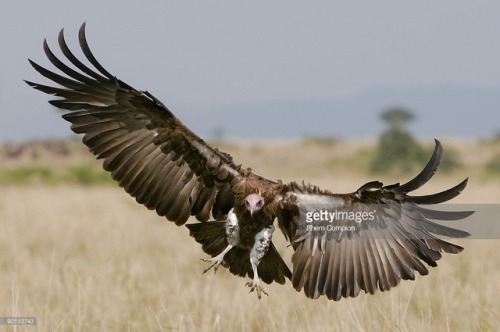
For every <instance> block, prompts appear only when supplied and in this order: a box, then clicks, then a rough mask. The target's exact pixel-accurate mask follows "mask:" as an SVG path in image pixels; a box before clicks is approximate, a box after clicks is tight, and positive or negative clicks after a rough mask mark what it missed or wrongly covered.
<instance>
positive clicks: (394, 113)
mask: <svg viewBox="0 0 500 332" xmlns="http://www.w3.org/2000/svg"><path fill="white" fill-rule="evenodd" d="M414 118H415V115H414V114H413V113H412V112H410V111H409V110H406V109H404V108H389V109H387V110H385V111H383V112H382V113H381V114H380V119H381V120H382V121H384V122H386V123H387V125H388V128H387V129H386V130H385V131H384V132H383V133H382V135H381V136H380V137H379V141H378V146H377V151H376V153H375V156H374V158H373V160H372V163H371V171H372V172H374V173H385V172H390V171H394V170H396V171H399V172H403V173H406V172H412V171H414V168H415V167H421V166H422V164H423V163H425V160H426V158H427V157H428V156H427V154H426V152H425V150H424V149H423V148H422V147H421V146H420V145H419V144H418V143H417V141H416V140H415V139H414V138H413V136H412V135H411V134H410V133H409V132H408V131H407V130H406V124H407V123H408V122H410V121H412V120H413V119H414Z"/></svg>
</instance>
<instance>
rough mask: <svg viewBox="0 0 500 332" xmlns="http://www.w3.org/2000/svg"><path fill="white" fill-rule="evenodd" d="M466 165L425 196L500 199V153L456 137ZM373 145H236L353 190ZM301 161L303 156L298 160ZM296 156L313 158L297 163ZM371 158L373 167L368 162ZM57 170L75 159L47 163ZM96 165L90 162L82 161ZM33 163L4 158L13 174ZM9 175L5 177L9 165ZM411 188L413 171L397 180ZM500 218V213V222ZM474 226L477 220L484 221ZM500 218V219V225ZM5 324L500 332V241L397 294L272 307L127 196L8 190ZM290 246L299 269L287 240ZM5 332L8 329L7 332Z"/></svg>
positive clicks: (3, 192) (2, 262)
mask: <svg viewBox="0 0 500 332" xmlns="http://www.w3.org/2000/svg"><path fill="white" fill-rule="evenodd" d="M443 143H444V147H445V153H446V148H447V147H449V146H452V147H453V148H455V149H456V150H457V151H458V152H459V153H460V156H461V159H462V161H463V163H464V168H463V169H461V170H458V171H455V172H453V173H452V174H443V173H440V172H438V173H437V175H436V176H435V177H434V178H433V179H432V181H431V183H430V184H429V185H428V186H427V187H425V188H424V189H423V190H422V191H421V193H422V194H425V193H430V192H432V191H435V190H441V189H446V188H448V187H450V186H452V185H454V184H456V183H458V182H459V181H460V180H462V179H463V178H464V177H466V176H469V177H470V182H469V187H468V188H467V189H466V191H465V192H464V193H463V194H462V195H461V196H460V197H458V198H457V199H456V200H455V202H462V203H500V180H499V178H486V177H485V176H484V174H483V173H482V171H481V165H482V164H483V163H484V162H485V161H486V160H488V159H489V158H491V157H492V156H493V155H494V154H495V153H498V152H499V150H500V147H499V144H496V145H493V146H492V145H488V144H486V145H485V144H480V143H477V142H469V141H463V142H462V141H446V140H445V141H444V142H443ZM372 145H373V144H372V143H370V142H348V143H339V144H333V145H331V146H324V145H321V144H305V143H290V142H273V143H272V144H271V145H269V146H266V145H264V144H262V143H244V144H243V143H242V144H239V145H234V146H230V145H227V146H224V145H223V146H222V148H223V149H225V150H228V151H229V152H230V153H231V154H232V155H233V156H234V158H235V160H236V161H237V162H242V163H243V164H244V165H248V166H250V165H251V166H252V167H253V169H254V171H255V172H256V173H258V174H261V175H264V176H268V177H270V178H281V179H283V180H284V181H286V180H291V179H296V180H300V179H302V178H304V179H305V180H306V181H309V182H312V183H315V184H317V185H320V186H321V187H324V188H330V189H332V190H333V191H338V192H344V191H352V190H354V189H356V188H358V187H359V185H361V184H363V183H364V182H366V181H367V180H372V179H373V176H372V175H369V174H367V173H366V167H365V166H364V165H363V164H364V163H365V162H366V160H365V159H363V157H362V156H363V151H364V149H367V148H368V147H370V146H372ZM292 152H299V153H298V154H292ZM296 156H301V158H300V159H297V157H296ZM360 156H361V157H360ZM39 158H40V159H39V160H41V161H37V162H40V163H42V164H44V165H48V167H50V168H54V169H57V168H60V167H61V165H63V164H64V163H66V161H64V160H63V159H62V157H61V160H58V159H56V158H44V156H43V155H42V156H41V157H39ZM71 158H73V160H74V159H75V158H76V159H77V161H78V162H82V160H83V161H85V162H90V161H88V160H90V159H86V158H87V156H86V155H85V156H84V157H81V156H80V155H78V157H75V156H73V157H71ZM27 163H29V161H26V160H22V159H21V160H18V161H15V162H12V161H6V160H3V161H2V165H3V166H5V165H7V166H9V167H12V166H13V165H15V164H27ZM0 171H1V169H0ZM384 177H385V178H383V180H384V181H386V182H387V181H388V180H389V179H392V181H394V182H395V181H405V180H408V179H409V175H401V177H399V175H397V178H395V177H396V175H392V176H384ZM499 218H500V216H499ZM471 222H473V218H472V219H471ZM499 222H500V220H499ZM0 225H1V228H0V316H32V317H36V318H37V325H36V326H17V328H16V327H9V329H10V330H18V331H21V330H22V331H24V330H26V331H101V330H104V331H171V330H174V331H193V330H201V331H254V330H264V331H284V330H289V331H340V330H342V331H377V330H382V331H393V330H396V331H428V330H432V331H493V330H497V329H499V327H500V301H499V300H498V298H499V296H500V255H499V254H498V249H499V244H500V241H499V240H467V239H465V240H461V241H456V242H458V243H459V244H461V245H463V246H464V247H465V251H464V252H463V253H461V254H459V255H446V256H445V257H444V258H443V259H442V260H441V261H440V262H439V267H438V268H433V269H431V272H430V275H428V276H426V277H418V278H417V279H416V280H415V281H414V282H412V281H406V282H402V284H401V285H400V286H398V287H397V288H395V289H393V290H391V291H390V292H384V293H381V292H379V293H377V294H375V295H365V294H361V295H360V296H359V297H357V298H355V299H347V300H346V299H343V300H341V301H339V302H332V301H328V300H327V299H319V300H309V299H307V298H306V297H305V296H304V295H303V294H302V293H298V292H296V291H295V290H294V289H293V288H292V287H291V284H290V283H287V284H286V285H285V286H281V285H274V284H273V285H267V288H266V290H267V291H268V293H269V296H268V297H266V296H264V297H263V298H262V299H261V300H260V301H259V300H258V299H257V296H256V295H255V294H248V288H247V287H245V286H244V284H245V282H246V280H244V279H242V278H238V277H235V276H233V275H230V274H229V273H228V272H227V271H226V270H224V269H221V270H219V271H218V272H217V274H216V275H214V274H213V273H207V274H205V275H202V271H203V269H204V268H205V267H206V263H204V262H202V261H201V260H200V258H206V257H205V255H204V253H203V252H202V251H201V248H200V247H199V246H198V244H196V243H195V242H194V240H192V239H191V238H190V237H189V235H188V232H187V229H186V228H185V227H176V226H175V225H173V224H171V223H169V222H168V221H166V220H165V219H162V218H159V217H158V216H156V214H155V213H154V212H151V211H148V210H147V209H145V208H144V207H142V206H140V205H138V204H137V203H135V201H134V200H133V199H132V198H130V197H129V196H128V195H127V194H125V193H124V192H123V191H122V189H120V188H117V186H114V185H113V186H110V185H107V184H105V185H90V186H82V185H74V184H64V183H54V184H50V183H49V184H46V183H37V182H36V181H35V182H34V183H30V184H23V185H13V184H6V185H3V186H1V187H0ZM275 238H276V241H277V242H278V245H277V246H279V248H281V252H282V254H283V255H284V256H285V257H286V258H287V259H288V258H289V257H290V255H291V251H292V250H291V248H287V247H286V245H285V243H284V240H283V238H282V236H281V234H280V233H279V232H276V233H275ZM0 328H2V327H1V326H0Z"/></svg>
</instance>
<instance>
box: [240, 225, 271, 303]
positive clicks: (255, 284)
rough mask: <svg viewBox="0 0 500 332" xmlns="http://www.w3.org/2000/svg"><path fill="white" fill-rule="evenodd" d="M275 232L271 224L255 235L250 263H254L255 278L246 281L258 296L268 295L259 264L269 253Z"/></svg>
mask: <svg viewBox="0 0 500 332" xmlns="http://www.w3.org/2000/svg"><path fill="white" fill-rule="evenodd" d="M273 232H274V226H273V225H270V226H269V227H267V228H264V229H263V230H262V231H260V232H259V233H257V235H255V243H254V245H253V248H252V250H251V251H250V264H252V270H253V280H252V281H249V282H247V283H246V286H248V287H250V293H251V292H253V291H254V290H255V291H257V297H258V298H259V300H260V298H261V296H262V293H264V294H266V295H268V294H267V293H266V291H265V290H264V288H262V286H261V282H262V280H260V278H259V274H258V272H257V266H258V265H259V263H260V262H261V260H262V258H263V257H264V256H265V255H266V254H267V252H268V250H269V246H270V245H271V239H272V235H273Z"/></svg>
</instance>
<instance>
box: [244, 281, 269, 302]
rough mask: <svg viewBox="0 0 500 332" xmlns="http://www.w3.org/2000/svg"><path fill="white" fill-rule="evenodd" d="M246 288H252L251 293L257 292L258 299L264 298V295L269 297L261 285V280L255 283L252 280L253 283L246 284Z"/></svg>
mask: <svg viewBox="0 0 500 332" xmlns="http://www.w3.org/2000/svg"><path fill="white" fill-rule="evenodd" d="M245 286H248V287H250V292H249V293H251V292H253V291H257V297H258V298H259V300H260V298H261V297H262V294H266V295H267V296H269V294H267V292H266V291H265V290H264V288H263V287H262V286H261V285H260V279H259V280H257V281H255V280H252V281H249V282H247V283H246V284H245Z"/></svg>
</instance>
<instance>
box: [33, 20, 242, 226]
mask: <svg viewBox="0 0 500 332" xmlns="http://www.w3.org/2000/svg"><path fill="white" fill-rule="evenodd" d="M78 38H79V42H80V47H81V50H82V52H83V55H84V56H85V58H86V60H88V63H89V65H87V64H84V63H83V62H82V61H81V60H79V59H78V58H77V57H76V56H75V54H74V53H73V52H72V51H71V50H70V48H69V47H68V44H67V43H66V40H65V37H64V30H61V32H60V33H59V37H58V43H59V48H60V50H61V52H62V55H63V56H64V57H65V58H66V60H67V62H68V64H66V63H65V62H63V61H61V60H60V59H59V58H58V56H56V55H55V54H54V52H52V50H51V49H50V47H49V45H48V43H47V41H46V40H45V41H44V43H43V49H44V52H45V55H46V56H47V58H48V60H49V61H50V63H51V64H52V65H53V66H54V67H55V68H56V69H57V70H58V71H60V73H57V72H55V71H52V70H49V69H46V68H44V67H42V66H40V65H38V64H37V63H35V62H33V61H31V60H29V62H30V64H31V65H32V66H33V68H34V69H35V70H36V71H37V72H39V73H40V74H41V75H42V76H44V77H46V78H48V79H49V80H51V81H53V82H54V83H56V84H59V85H60V86H61V87H52V86H48V85H45V84H38V83H33V82H29V81H26V83H27V84H29V85H30V86H32V87H33V88H35V89H37V90H40V91H42V92H45V93H47V94H51V95H53V96H55V97H58V99H54V100H51V101H50V103H51V104H52V105H54V106H56V107H58V108H61V109H65V110H67V111H69V112H67V113H65V114H64V115H63V118H64V119H65V120H66V121H68V122H70V123H71V129H72V130H73V131H74V132H75V133H77V134H83V139H82V141H83V143H84V144H85V145H87V146H88V147H89V148H90V150H91V151H92V153H94V154H95V155H96V156H97V158H99V159H104V162H103V167H104V169H105V170H107V171H109V172H111V175H112V177H113V179H115V180H116V181H117V182H118V183H119V185H120V186H122V187H123V188H124V189H125V190H126V191H127V192H128V193H129V194H130V195H132V196H133V197H135V198H136V200H137V201H138V202H139V203H141V204H144V205H145V206H146V207H148V208H149V209H154V210H156V212H157V213H158V214H159V215H161V216H165V217H166V218H167V219H169V220H171V221H173V222H175V223H176V224H178V225H181V224H184V223H185V222H186V221H187V219H188V218H189V217H190V215H195V216H196V217H197V218H198V219H199V220H202V221H206V220H208V218H209V215H210V213H211V212H212V214H213V215H214V216H217V220H221V219H222V218H224V217H225V215H226V214H227V212H228V211H229V209H230V208H231V207H232V204H233V200H234V198H233V196H232V195H231V194H230V191H231V182H232V180H233V179H235V178H236V179H239V178H240V176H241V174H240V168H239V167H238V166H236V165H235V164H234V163H233V161H232V158H231V157H230V156H229V155H227V154H225V153H223V152H220V151H218V150H217V149H213V148H211V147H210V146H208V145H207V144H206V143H205V142H204V141H203V140H201V139H200V138H199V137H198V136H196V135H195V134H194V133H192V132H191V131H190V130H189V129H188V128H187V127H185V126H184V124H182V123H181V122H180V120H179V119H177V118H176V117H175V116H174V115H173V114H172V113H171V112H170V110H168V109H167V108H166V107H165V106H164V105H163V104H162V103H161V102H160V101H159V100H158V99H156V98H155V97H154V96H153V95H151V94H150V93H148V92H146V91H138V90H135V89H134V88H132V87H131V86H129V85H128V84H126V83H124V82H123V81H121V80H119V79H117V78H116V77H115V76H113V75H112V74H111V73H110V72H108V71H107V70H106V69H105V68H104V67H103V66H102V65H101V64H100V63H99V62H98V61H97V59H96V58H95V56H94V55H93V53H92V52H91V50H90V47H89V45H88V43H87V38H86V33H85V23H84V24H83V25H82V26H81V28H80V31H79V34H78Z"/></svg>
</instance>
